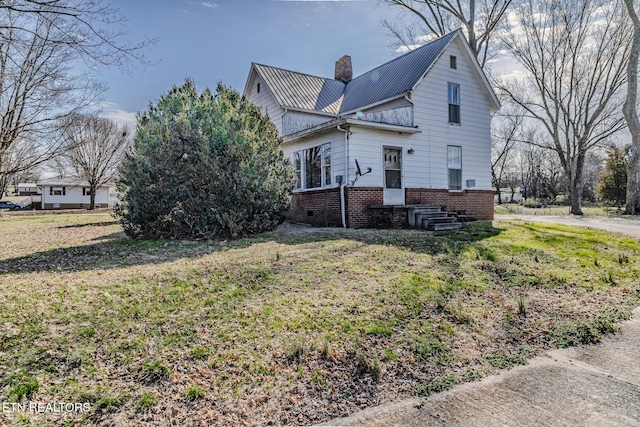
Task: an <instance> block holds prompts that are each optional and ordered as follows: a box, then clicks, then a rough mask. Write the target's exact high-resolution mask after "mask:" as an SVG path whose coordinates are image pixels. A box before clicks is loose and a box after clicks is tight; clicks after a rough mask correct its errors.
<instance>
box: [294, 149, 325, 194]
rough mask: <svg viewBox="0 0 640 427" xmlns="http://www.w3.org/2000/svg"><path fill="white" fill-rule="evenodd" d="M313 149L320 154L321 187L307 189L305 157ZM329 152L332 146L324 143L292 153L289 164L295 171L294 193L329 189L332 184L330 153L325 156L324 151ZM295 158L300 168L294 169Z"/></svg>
mask: <svg viewBox="0 0 640 427" xmlns="http://www.w3.org/2000/svg"><path fill="white" fill-rule="evenodd" d="M314 149H318V150H319V153H320V173H321V178H320V181H321V185H320V187H307V185H306V183H307V165H306V160H305V159H306V157H307V152H308V151H309V150H314ZM327 149H328V150H331V149H332V145H331V141H329V142H325V143H323V144H318V145H314V146H311V147H308V148H304V149H302V150H297V151H294V153H293V154H292V156H291V162H292V163H293V167H294V170H295V182H294V187H293V189H294V191H301V190H318V189H322V188H327V187H331V183H332V182H333V180H332V179H331V166H332V165H331V164H332V163H333V162H332V154H333V153H332V152H331V151H330V152H329V155H328V156H326V155H325V152H326V150H327ZM296 156H298V159H299V165H300V168H299V169H298V168H296ZM298 174H299V178H298Z"/></svg>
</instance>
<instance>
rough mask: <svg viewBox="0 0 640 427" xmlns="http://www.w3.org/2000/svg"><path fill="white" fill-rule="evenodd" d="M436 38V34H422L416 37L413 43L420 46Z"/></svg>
mask: <svg viewBox="0 0 640 427" xmlns="http://www.w3.org/2000/svg"><path fill="white" fill-rule="evenodd" d="M437 38H438V36H437V35H436V34H434V33H430V34H423V35H421V36H416V37H415V38H414V40H413V41H415V42H416V43H419V44H421V45H422V44H425V43H428V42H430V41H431V40H435V39H437Z"/></svg>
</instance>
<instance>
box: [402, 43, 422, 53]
mask: <svg viewBox="0 0 640 427" xmlns="http://www.w3.org/2000/svg"><path fill="white" fill-rule="evenodd" d="M420 46H422V45H421V44H410V45H409V46H400V47H399V48H397V49H396V53H399V54H402V53H407V52H409V51H412V50H413V49H417V48H419V47H420Z"/></svg>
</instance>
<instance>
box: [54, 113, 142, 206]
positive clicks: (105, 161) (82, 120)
mask: <svg viewBox="0 0 640 427" xmlns="http://www.w3.org/2000/svg"><path fill="white" fill-rule="evenodd" d="M63 129H64V131H63V140H64V144H63V151H62V157H61V160H62V161H66V164H67V166H68V167H67V170H68V171H70V172H71V174H72V175H73V176H74V177H75V178H77V179H79V180H81V181H86V182H87V183H88V184H89V190H90V193H91V194H90V196H91V204H90V206H89V209H95V201H96V199H95V195H96V191H97V190H98V188H100V187H101V186H103V185H104V184H106V183H108V182H110V181H111V180H112V179H113V178H114V175H115V173H116V171H117V169H118V165H119V164H120V162H121V161H122V158H123V157H124V155H125V153H126V151H127V149H128V148H129V146H130V139H129V133H128V131H127V130H126V129H123V128H120V127H118V125H117V124H116V123H115V122H114V121H112V120H110V119H107V118H103V117H98V116H95V115H80V114H76V115H72V116H69V117H67V119H66V124H65V126H63Z"/></svg>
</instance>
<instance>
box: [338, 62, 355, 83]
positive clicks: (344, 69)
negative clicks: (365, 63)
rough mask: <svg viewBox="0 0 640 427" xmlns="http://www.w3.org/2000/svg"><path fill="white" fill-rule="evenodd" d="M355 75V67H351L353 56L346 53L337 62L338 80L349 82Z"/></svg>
mask: <svg viewBox="0 0 640 427" xmlns="http://www.w3.org/2000/svg"><path fill="white" fill-rule="evenodd" d="M351 77H353V69H352V68H351V57H350V56H349V55H345V56H343V57H342V58H340V59H338V61H337V62H336V74H335V79H336V80H342V81H343V82H345V83H346V82H348V81H349V80H351Z"/></svg>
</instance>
